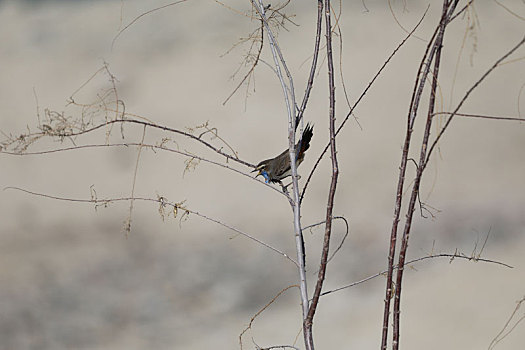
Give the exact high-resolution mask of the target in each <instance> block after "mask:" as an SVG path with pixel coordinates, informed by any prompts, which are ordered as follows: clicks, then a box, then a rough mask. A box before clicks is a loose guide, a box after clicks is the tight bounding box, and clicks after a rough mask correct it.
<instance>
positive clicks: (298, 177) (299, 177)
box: [279, 174, 301, 188]
mask: <svg viewBox="0 0 525 350" xmlns="http://www.w3.org/2000/svg"><path fill="white" fill-rule="evenodd" d="M300 179H301V175H299V174H298V175H297V181H299V180H300ZM279 182H280V181H279ZM291 184H293V181H292V182H290V183H289V184H288V185H286V186H283V184H282V183H281V186H283V187H286V188H288V187H290V185H291Z"/></svg>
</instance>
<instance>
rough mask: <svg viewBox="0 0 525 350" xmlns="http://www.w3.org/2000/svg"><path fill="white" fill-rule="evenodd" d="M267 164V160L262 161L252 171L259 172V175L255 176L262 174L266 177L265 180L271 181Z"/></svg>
mask: <svg viewBox="0 0 525 350" xmlns="http://www.w3.org/2000/svg"><path fill="white" fill-rule="evenodd" d="M266 168H267V164H266V162H260V163H259V164H257V166H256V167H255V169H254V170H252V173H254V172H257V175H255V177H257V176H259V175H262V177H264V182H266V183H268V182H270V176H269V175H268V171H267V170H266Z"/></svg>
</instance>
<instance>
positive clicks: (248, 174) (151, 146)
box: [0, 142, 284, 195]
mask: <svg viewBox="0 0 525 350" xmlns="http://www.w3.org/2000/svg"><path fill="white" fill-rule="evenodd" d="M134 146H138V147H144V148H149V149H152V150H162V151H167V152H172V153H177V154H180V155H182V156H185V157H189V158H194V159H197V160H199V161H203V162H206V163H209V164H213V165H216V166H219V167H221V168H224V169H227V170H230V171H233V172H235V173H237V174H240V175H243V176H245V177H247V178H249V179H250V180H253V181H257V182H259V183H260V184H263V185H265V186H266V187H267V188H269V189H271V190H273V191H275V192H277V193H279V194H281V195H284V194H283V192H281V191H279V189H278V188H276V187H275V186H272V185H270V184H267V183H265V182H264V181H262V180H259V179H257V178H254V177H253V175H252V174H250V173H244V172H242V171H240V170H237V169H235V168H232V167H230V166H228V165H226V164H222V163H219V162H215V161H213V160H210V159H207V158H204V157H201V156H198V155H195V154H192V153H188V152H183V151H179V150H177V149H173V148H169V147H166V146H162V145H161V146H159V145H152V144H145V143H144V144H141V143H138V142H127V143H102V144H91V145H78V146H72V147H64V148H57V149H52V150H47V151H38V152H24V153H19V152H7V151H0V154H8V155H12V156H34V155H42V154H51V153H57V152H67V151H74V150H79V149H89V148H104V147H134Z"/></svg>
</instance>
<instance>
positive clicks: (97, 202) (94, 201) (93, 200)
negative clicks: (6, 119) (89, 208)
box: [4, 186, 298, 266]
mask: <svg viewBox="0 0 525 350" xmlns="http://www.w3.org/2000/svg"><path fill="white" fill-rule="evenodd" d="M5 190H16V191H21V192H25V193H28V194H31V195H33V196H38V197H44V198H49V199H55V200H59V201H65V202H75V203H91V204H95V205H109V204H110V203H114V202H127V201H144V202H154V203H159V204H160V205H163V206H166V205H168V206H170V207H173V209H174V210H178V209H180V210H182V211H183V212H185V213H187V214H186V215H188V214H193V215H196V216H198V217H200V218H202V219H205V220H208V221H211V222H214V223H216V224H218V225H220V226H222V227H225V228H227V229H229V230H231V231H234V232H236V233H238V234H240V235H242V236H244V237H246V238H248V239H250V240H252V241H254V242H256V243H258V244H260V245H262V246H263V247H266V248H268V249H270V250H272V251H274V252H275V253H278V254H279V255H281V256H283V257H284V258H286V259H288V260H289V261H291V262H292V263H294V264H295V265H296V266H297V265H298V264H297V262H296V261H295V260H294V259H293V258H291V257H290V256H288V254H286V253H284V252H282V251H281V250H279V249H277V248H275V247H273V246H271V245H269V244H268V243H265V242H263V241H261V240H260V239H258V238H256V237H254V236H252V235H250V234H248V233H246V232H244V231H241V230H240V229H238V228H236V227H233V226H231V225H228V224H225V223H223V222H222V221H220V220H217V219H214V218H211V217H209V216H207V215H205V214H202V213H199V212H198V211H195V210H191V209H188V208H187V207H185V206H182V205H181V204H180V203H172V202H169V201H167V200H166V199H165V198H164V197H159V198H157V199H155V198H145V197H120V198H106V199H98V198H91V199H80V198H69V197H59V196H53V195H49V194H45V193H39V192H33V191H29V190H26V189H24V188H20V187H14V186H9V187H5V188H4V191H5Z"/></svg>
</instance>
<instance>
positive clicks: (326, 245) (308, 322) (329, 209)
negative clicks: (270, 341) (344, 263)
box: [303, 0, 339, 349]
mask: <svg viewBox="0 0 525 350" xmlns="http://www.w3.org/2000/svg"><path fill="white" fill-rule="evenodd" d="M330 9H331V7H330V0H325V4H324V11H325V23H326V27H325V32H326V53H327V58H328V89H329V92H330V110H329V130H330V154H331V158H332V179H331V182H330V190H329V193H328V203H327V205H326V225H325V234H324V241H323V251H322V255H321V263H320V268H319V274H318V277H317V283H316V286H315V291H314V295H313V298H312V303H311V305H310V309H309V310H308V316H307V318H306V319H305V321H304V327H303V329H305V330H306V331H307V332H308V335H309V339H308V340H309V341H311V344H308V343H307V347H306V348H307V349H313V336H312V325H313V318H314V315H315V311H316V309H317V305H318V303H319V297H320V295H321V291H322V288H323V283H324V279H325V276H326V267H327V262H328V252H329V249H330V237H331V233H332V221H333V207H334V199H335V191H336V187H337V178H338V176H339V165H338V163H337V151H336V143H335V82H334V62H333V54H332V24H331V18H330Z"/></svg>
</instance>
